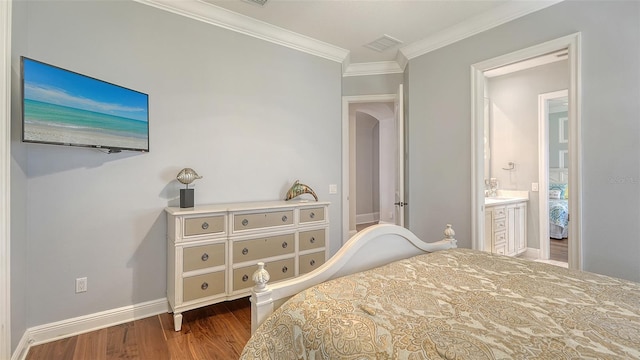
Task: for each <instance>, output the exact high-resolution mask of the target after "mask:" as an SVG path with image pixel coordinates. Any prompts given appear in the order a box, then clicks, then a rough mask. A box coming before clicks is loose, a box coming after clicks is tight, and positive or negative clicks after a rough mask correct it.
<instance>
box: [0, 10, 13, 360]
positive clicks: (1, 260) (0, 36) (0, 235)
mask: <svg viewBox="0 0 640 360" xmlns="http://www.w3.org/2000/svg"><path fill="white" fill-rule="evenodd" d="M11 5H12V0H9V1H0V24H2V25H1V26H0V49H1V50H0V52H1V58H0V64H2V65H1V66H0V68H2V70H0V194H2V195H1V196H0V198H1V200H0V293H2V294H3V295H2V296H0V358H2V359H10V358H11V291H10V290H11V288H10V281H11V277H10V270H11V251H10V249H11V248H10V236H11V232H10V224H11V220H10V210H11V202H10V201H11V200H10V195H11V192H10V187H9V184H10V171H11V138H10V136H11V131H10V129H11Z"/></svg>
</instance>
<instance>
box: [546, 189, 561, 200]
mask: <svg viewBox="0 0 640 360" xmlns="http://www.w3.org/2000/svg"><path fill="white" fill-rule="evenodd" d="M561 192H562V191H560V190H549V199H560V193H561Z"/></svg>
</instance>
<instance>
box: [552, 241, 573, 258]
mask: <svg viewBox="0 0 640 360" xmlns="http://www.w3.org/2000/svg"><path fill="white" fill-rule="evenodd" d="M549 242H550V244H551V245H550V247H549V259H550V260H555V261H562V262H568V261H569V251H568V248H569V239H568V238H566V239H562V240H557V239H549Z"/></svg>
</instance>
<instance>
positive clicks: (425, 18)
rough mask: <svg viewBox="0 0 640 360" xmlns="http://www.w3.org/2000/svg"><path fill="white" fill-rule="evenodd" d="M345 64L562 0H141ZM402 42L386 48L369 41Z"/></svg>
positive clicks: (407, 50) (452, 37) (399, 53)
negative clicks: (262, 0) (371, 45)
mask: <svg viewBox="0 0 640 360" xmlns="http://www.w3.org/2000/svg"><path fill="white" fill-rule="evenodd" d="M136 1H138V2H141V3H146V4H148V5H152V6H156V7H159V8H163V9H165V10H168V11H172V12H176V13H179V14H182V15H185V16H189V17H192V18H195V19H198V20H201V21H205V22H209V23H212V24H214V25H217V26H220V27H224V28H227V29H230V30H234V31H238V32H241V33H245V34H247V35H250V36H255V37H258V38H262V39H264V40H267V41H272V42H274V43H278V44H281V45H284V46H289V47H292V48H295V49H298V50H301V51H306V52H309V53H311V54H314V55H318V56H322V57H325V58H328V59H331V60H334V61H338V62H341V63H343V65H344V70H345V76H346V75H363V74H369V73H372V74H373V73H394V72H401V71H402V70H403V69H404V66H405V65H406V62H407V60H410V59H412V58H413V57H416V56H419V55H422V54H424V53H426V52H429V51H432V50H434V49H437V48H439V47H442V46H446V45H448V44H450V43H453V42H455V41H458V40H461V39H463V38H465V37H468V36H472V35H474V34H477V33H479V32H481V31H484V30H487V29H490V28H492V27H495V26H498V25H500V24H503V23H505V22H508V21H510V20H513V19H515V18H518V17H521V16H524V15H526V14H529V13H531V12H533V11H537V10H539V9H542V8H544V7H547V6H550V5H553V4H555V3H557V2H559V1H561V0H526V1H522V0H267V2H266V4H265V5H264V6H260V5H257V4H254V3H251V2H250V1H249V0H244V1H243V0H136ZM385 35H386V36H390V37H392V38H394V39H397V40H399V41H401V44H399V45H395V46H392V47H391V48H389V49H387V50H384V51H380V52H379V51H375V50H372V49H369V48H367V47H365V45H366V44H368V43H370V42H372V41H375V40H377V39H379V38H381V37H383V36H385Z"/></svg>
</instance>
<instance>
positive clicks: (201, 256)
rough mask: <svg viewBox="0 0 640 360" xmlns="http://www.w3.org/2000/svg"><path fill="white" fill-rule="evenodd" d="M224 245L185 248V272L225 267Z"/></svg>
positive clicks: (183, 266) (183, 256)
mask: <svg viewBox="0 0 640 360" xmlns="http://www.w3.org/2000/svg"><path fill="white" fill-rule="evenodd" d="M224 253H225V252H224V244H213V245H202V246H193V247H185V248H184V250H183V251H182V259H183V265H182V269H183V271H185V272H186V271H192V270H198V269H204V268H208V267H213V266H219V265H224Z"/></svg>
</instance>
